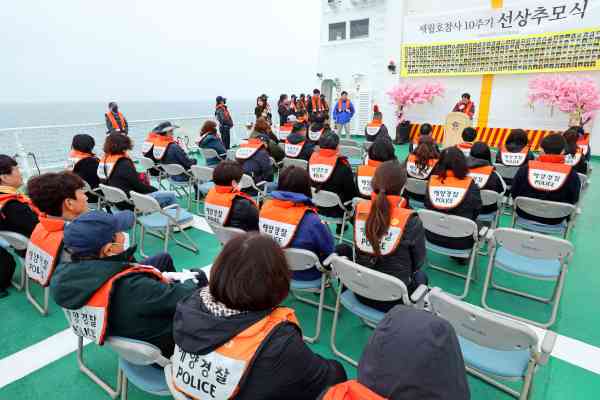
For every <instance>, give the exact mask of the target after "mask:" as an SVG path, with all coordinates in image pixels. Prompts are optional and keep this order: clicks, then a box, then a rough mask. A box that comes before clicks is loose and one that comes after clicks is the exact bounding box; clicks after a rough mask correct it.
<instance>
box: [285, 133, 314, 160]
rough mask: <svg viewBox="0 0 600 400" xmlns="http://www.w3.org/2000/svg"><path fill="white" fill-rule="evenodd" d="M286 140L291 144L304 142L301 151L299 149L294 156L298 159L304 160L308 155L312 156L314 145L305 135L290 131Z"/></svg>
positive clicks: (308, 157) (308, 158)
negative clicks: (298, 152)
mask: <svg viewBox="0 0 600 400" xmlns="http://www.w3.org/2000/svg"><path fill="white" fill-rule="evenodd" d="M287 140H288V141H289V142H290V143H291V144H298V143H302V142H305V143H304V147H303V148H302V151H300V154H298V157H296V158H297V159H300V160H305V161H308V160H310V157H311V156H312V154H313V151H315V146H316V144H315V143H313V142H311V141H310V140H308V138H307V137H306V136H303V135H300V134H298V133H290V134H289V135H288V137H287ZM286 157H287V156H286Z"/></svg>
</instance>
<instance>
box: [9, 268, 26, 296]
mask: <svg viewBox="0 0 600 400" xmlns="http://www.w3.org/2000/svg"><path fill="white" fill-rule="evenodd" d="M19 264H21V265H20V269H21V272H19V280H18V281H14V280H12V279H11V280H10V284H11V285H12V286H13V287H14V288H15V289H17V290H18V291H19V292H20V291H21V290H23V289H24V288H25V279H26V278H27V275H26V274H25V263H23V262H19Z"/></svg>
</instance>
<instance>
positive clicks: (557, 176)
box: [528, 154, 572, 192]
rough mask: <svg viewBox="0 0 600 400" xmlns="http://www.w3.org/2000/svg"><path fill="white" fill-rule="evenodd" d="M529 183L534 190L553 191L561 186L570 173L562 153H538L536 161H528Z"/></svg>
mask: <svg viewBox="0 0 600 400" xmlns="http://www.w3.org/2000/svg"><path fill="white" fill-rule="evenodd" d="M528 165H529V175H528V180H529V185H530V186H531V187H532V188H534V189H535V190H541V191H544V192H555V191H557V190H559V189H560V188H562V187H563V186H564V184H565V182H566V181H567V178H568V177H569V174H570V173H571V169H572V168H571V166H569V165H566V164H565V157H564V156H562V155H549V154H548V155H547V154H542V155H540V157H539V159H538V160H537V161H529V164H528Z"/></svg>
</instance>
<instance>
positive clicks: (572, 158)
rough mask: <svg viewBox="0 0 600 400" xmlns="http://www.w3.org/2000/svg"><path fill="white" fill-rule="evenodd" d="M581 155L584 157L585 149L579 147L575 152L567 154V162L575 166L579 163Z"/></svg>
mask: <svg viewBox="0 0 600 400" xmlns="http://www.w3.org/2000/svg"><path fill="white" fill-rule="evenodd" d="M581 157H583V150H581V148H579V147H578V148H577V151H576V152H575V154H565V164H567V165H569V166H571V167H574V166H576V165H577V164H579V162H580V161H581Z"/></svg>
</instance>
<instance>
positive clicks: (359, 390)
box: [321, 380, 387, 400]
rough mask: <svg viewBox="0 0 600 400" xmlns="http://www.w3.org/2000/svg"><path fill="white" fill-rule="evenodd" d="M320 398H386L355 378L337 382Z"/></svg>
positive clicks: (332, 399)
mask: <svg viewBox="0 0 600 400" xmlns="http://www.w3.org/2000/svg"><path fill="white" fill-rule="evenodd" d="M321 400H387V399H386V398H385V397H381V396H380V395H378V394H377V393H375V392H373V391H372V390H371V389H369V388H368V387H366V386H364V385H362V384H360V383H359V382H358V381H356V380H352V381H346V382H342V383H338V384H337V385H335V386H332V387H330V388H329V390H327V392H326V393H325V394H324V395H323V397H322V398H321Z"/></svg>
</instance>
